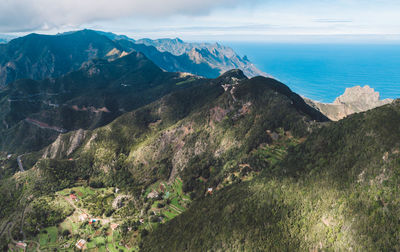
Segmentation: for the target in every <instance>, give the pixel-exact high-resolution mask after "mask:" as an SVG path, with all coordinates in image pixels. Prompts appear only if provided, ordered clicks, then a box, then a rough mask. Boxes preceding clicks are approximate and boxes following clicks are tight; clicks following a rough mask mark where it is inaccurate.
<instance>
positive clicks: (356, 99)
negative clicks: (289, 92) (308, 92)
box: [305, 86, 393, 121]
mask: <svg viewBox="0 0 400 252" xmlns="http://www.w3.org/2000/svg"><path fill="white" fill-rule="evenodd" d="M305 101H306V102H307V103H308V104H309V105H311V106H312V107H314V108H316V109H318V110H319V111H320V112H321V113H323V114H324V115H326V116H327V117H328V118H329V119H331V120H333V121H338V120H341V119H343V118H345V117H347V116H349V115H351V114H354V113H359V112H364V111H367V110H370V109H373V108H376V107H380V106H383V105H386V104H389V103H391V102H393V100H392V99H385V100H381V99H380V95H379V92H375V90H374V89H373V88H370V87H369V86H364V87H361V86H356V87H352V88H347V89H346V91H345V92H344V94H343V95H341V96H339V97H338V98H336V100H335V101H334V102H333V103H320V102H316V101H312V100H310V99H305Z"/></svg>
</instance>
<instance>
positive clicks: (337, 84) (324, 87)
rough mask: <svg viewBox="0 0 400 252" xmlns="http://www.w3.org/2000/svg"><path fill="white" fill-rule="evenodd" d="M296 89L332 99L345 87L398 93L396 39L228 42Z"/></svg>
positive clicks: (399, 65) (399, 72) (394, 95)
mask: <svg viewBox="0 0 400 252" xmlns="http://www.w3.org/2000/svg"><path fill="white" fill-rule="evenodd" d="M226 44H228V45H229V46H231V47H232V48H233V49H234V50H235V51H236V52H238V53H239V54H240V55H241V56H244V55H246V56H247V57H248V58H249V60H250V61H252V62H253V63H254V64H255V65H256V66H257V67H258V68H259V69H260V70H262V71H264V72H265V73H267V74H269V75H272V76H273V77H274V78H276V79H278V80H280V81H281V82H283V83H285V84H286V85H288V86H289V87H290V88H291V89H292V90H293V91H294V92H296V93H299V94H300V95H303V96H305V97H308V98H311V99H313V100H316V101H321V102H333V101H334V99H335V98H336V97H338V96H339V95H341V94H343V93H344V91H345V89H346V88H347V87H353V86H364V85H369V86H370V87H372V88H374V89H375V91H378V92H379V93H380V94H381V98H400V44H398V45H387V44H381V45H371V44H358V45H357V44H349V45H344V44H271V43H268V44H266V43H250V42H248V43H238V42H234V43H226Z"/></svg>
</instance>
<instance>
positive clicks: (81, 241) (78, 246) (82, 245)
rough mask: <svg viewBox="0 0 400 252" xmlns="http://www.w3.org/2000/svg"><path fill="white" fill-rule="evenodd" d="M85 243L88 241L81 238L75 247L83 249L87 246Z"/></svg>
mask: <svg viewBox="0 0 400 252" xmlns="http://www.w3.org/2000/svg"><path fill="white" fill-rule="evenodd" d="M85 244H86V241H85V240H83V239H80V240H79V241H78V242H77V243H76V244H75V247H76V248H77V249H83V247H84V246H85Z"/></svg>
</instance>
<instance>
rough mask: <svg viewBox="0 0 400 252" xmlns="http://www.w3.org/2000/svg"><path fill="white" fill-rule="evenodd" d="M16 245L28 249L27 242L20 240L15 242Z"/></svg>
mask: <svg viewBox="0 0 400 252" xmlns="http://www.w3.org/2000/svg"><path fill="white" fill-rule="evenodd" d="M15 246H17V248H20V249H26V246H27V244H26V243H25V242H21V241H19V242H17V243H16V244H15Z"/></svg>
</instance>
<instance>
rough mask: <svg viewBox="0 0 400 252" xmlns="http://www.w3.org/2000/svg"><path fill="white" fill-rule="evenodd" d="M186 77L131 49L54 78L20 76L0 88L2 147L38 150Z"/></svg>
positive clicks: (136, 104)
mask: <svg viewBox="0 0 400 252" xmlns="http://www.w3.org/2000/svg"><path fill="white" fill-rule="evenodd" d="M189 78H190V76H186V77H185V76H181V75H180V74H176V73H166V72H163V71H162V70H161V69H160V68H158V67H157V66H156V65H155V64H154V63H152V62H151V61H150V60H148V59H147V58H146V57H145V56H143V54H140V53H136V52H133V53H131V54H129V55H127V56H125V57H122V58H119V59H116V60H114V61H111V62H110V61H107V60H100V59H97V60H92V61H90V62H87V63H85V64H83V65H82V67H81V68H80V69H79V70H78V71H75V72H71V73H69V74H66V75H64V76H62V77H60V78H57V79H46V80H43V81H34V80H18V81H16V82H14V83H11V84H10V85H8V86H7V87H6V88H5V89H3V90H2V91H1V92H0V96H1V97H2V98H1V99H0V107H1V113H0V120H1V122H2V124H1V125H0V148H1V149H2V150H5V151H9V152H19V153H23V152H26V151H33V150H40V149H41V148H43V147H44V146H46V145H48V144H50V143H51V142H52V141H54V140H55V138H56V137H57V136H58V134H59V133H60V132H67V131H71V130H77V129H94V128H97V127H99V126H103V125H105V124H107V123H109V122H111V121H112V120H113V119H115V118H116V117H118V116H120V115H121V114H123V113H125V112H126V111H131V110H133V109H135V108H138V107H141V106H143V105H145V104H148V103H150V102H152V101H154V100H157V99H158V98H160V97H162V96H163V95H165V94H167V93H169V92H171V91H173V90H175V89H179V88H181V86H178V85H176V83H179V82H182V81H186V80H188V79H189ZM192 79H193V78H192ZM193 80H195V79H193Z"/></svg>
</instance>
